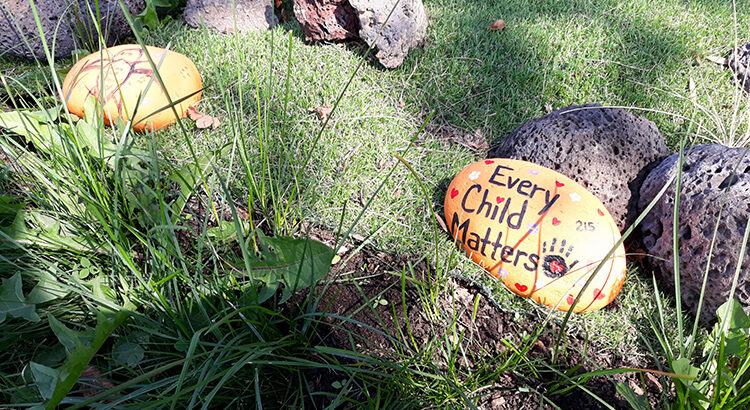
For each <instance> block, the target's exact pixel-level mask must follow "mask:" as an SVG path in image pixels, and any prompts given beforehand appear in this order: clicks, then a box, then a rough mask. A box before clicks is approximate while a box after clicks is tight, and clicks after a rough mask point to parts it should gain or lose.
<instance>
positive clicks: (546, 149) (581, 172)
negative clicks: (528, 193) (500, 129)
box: [488, 104, 669, 232]
mask: <svg viewBox="0 0 750 410" xmlns="http://www.w3.org/2000/svg"><path fill="white" fill-rule="evenodd" d="M667 155H669V150H668V149H667V146H666V145H665V144H664V139H663V138H662V136H661V134H660V133H659V130H658V129H657V128H656V125H655V124H654V123H653V122H651V121H649V120H647V119H645V118H643V117H639V116H637V115H633V114H632V113H630V112H628V111H625V110H623V109H620V108H605V107H602V106H601V105H599V104H586V105H578V106H576V105H573V106H569V107H565V108H562V109H559V110H557V111H553V112H551V113H549V114H547V115H545V116H543V117H540V118H535V119H533V120H529V121H526V122H525V123H523V124H521V125H520V126H519V127H518V128H516V129H515V130H514V131H513V132H511V133H510V134H509V135H508V136H507V137H505V139H504V140H503V141H501V142H500V143H499V144H498V145H497V146H495V147H494V148H492V149H491V150H490V152H489V155H488V157H489V158H513V159H520V160H523V161H529V162H533V163H535V164H538V165H542V166H545V167H547V168H551V169H554V170H555V171H558V172H560V173H561V174H563V175H566V176H567V177H569V178H571V179H573V180H574V181H576V182H578V183H579V184H581V185H582V186H583V187H584V188H586V189H587V190H589V191H590V192H591V193H592V194H594V195H595V196H596V197H597V198H599V200H600V201H602V203H603V204H604V206H606V207H607V210H609V212H610V214H612V218H614V220H615V223H616V224H617V227H618V228H619V229H620V231H621V232H622V231H624V230H625V229H626V228H627V227H628V226H629V225H630V224H631V223H633V221H635V218H636V217H637V215H638V214H637V206H638V190H639V189H640V186H641V183H642V182H643V180H644V178H645V176H646V174H647V173H648V171H649V170H650V168H651V167H652V163H654V161H656V160H659V159H661V158H664V157H666V156H667Z"/></svg>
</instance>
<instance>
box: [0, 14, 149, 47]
mask: <svg viewBox="0 0 750 410" xmlns="http://www.w3.org/2000/svg"><path fill="white" fill-rule="evenodd" d="M123 2H124V3H125V6H126V8H127V9H128V11H129V12H130V14H131V15H137V14H139V13H140V12H141V11H142V10H143V9H144V7H145V6H146V4H145V3H144V1H143V0H123ZM34 4H35V6H36V9H37V13H38V14H39V20H40V21H41V25H42V31H43V32H44V37H45V40H46V42H47V45H48V47H49V48H50V50H51V49H52V43H53V40H54V44H55V51H54V58H69V57H70V56H71V53H72V51H73V50H75V49H81V48H86V47H84V45H85V44H91V43H93V44H97V41H96V36H97V33H96V29H95V27H94V24H93V22H92V20H91V17H90V14H89V9H88V5H89V4H91V5H92V6H93V4H94V2H93V1H88V0H44V1H36V2H35V3H34ZM99 7H100V9H99V12H100V14H101V21H102V32H103V33H104V34H105V40H106V41H107V45H108V46H111V45H114V44H118V43H121V42H123V41H124V40H125V39H126V38H127V37H128V36H130V35H131V34H132V31H131V30H130V26H129V25H128V22H127V20H126V19H125V16H124V15H123V14H122V9H121V8H120V3H119V1H118V0H99ZM0 15H1V17H2V23H0V24H2V25H3V27H2V29H1V30H0V53H1V54H5V53H7V54H9V55H13V56H18V57H25V58H30V59H31V58H35V57H36V58H38V59H42V60H46V55H45V53H44V48H43V46H42V39H41V36H40V35H39V30H38V29H37V25H36V21H35V20H34V14H33V13H32V11H31V6H30V4H29V1H28V0H0ZM58 25H59V27H58ZM56 30H57V34H56V35H55V31H56ZM53 37H54V39H53ZM24 39H25V41H24ZM27 42H28V45H27V44H26V43H27Z"/></svg>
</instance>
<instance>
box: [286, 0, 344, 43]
mask: <svg viewBox="0 0 750 410" xmlns="http://www.w3.org/2000/svg"><path fill="white" fill-rule="evenodd" d="M294 15H295V16H297V20H298V21H299V25H300V28H302V33H303V34H304V35H305V39H307V40H308V41H323V40H324V41H333V40H347V39H354V38H358V37H359V18H358V17H357V12H356V11H355V10H354V8H353V7H352V5H351V4H349V0H294Z"/></svg>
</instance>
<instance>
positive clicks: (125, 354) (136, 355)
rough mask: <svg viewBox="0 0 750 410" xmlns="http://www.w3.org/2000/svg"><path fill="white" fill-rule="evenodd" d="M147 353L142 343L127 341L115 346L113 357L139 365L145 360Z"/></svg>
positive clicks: (132, 364)
mask: <svg viewBox="0 0 750 410" xmlns="http://www.w3.org/2000/svg"><path fill="white" fill-rule="evenodd" d="M145 354H146V352H145V351H144V350H143V348H142V347H141V345H139V344H137V343H131V342H125V343H123V344H121V345H119V346H117V347H115V349H114V351H113V352H112V357H113V358H114V359H115V360H117V361H118V362H122V363H126V364H128V365H129V366H137V365H138V364H139V363H140V362H141V361H142V360H143V357H144V356H145Z"/></svg>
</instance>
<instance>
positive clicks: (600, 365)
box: [296, 233, 663, 410]
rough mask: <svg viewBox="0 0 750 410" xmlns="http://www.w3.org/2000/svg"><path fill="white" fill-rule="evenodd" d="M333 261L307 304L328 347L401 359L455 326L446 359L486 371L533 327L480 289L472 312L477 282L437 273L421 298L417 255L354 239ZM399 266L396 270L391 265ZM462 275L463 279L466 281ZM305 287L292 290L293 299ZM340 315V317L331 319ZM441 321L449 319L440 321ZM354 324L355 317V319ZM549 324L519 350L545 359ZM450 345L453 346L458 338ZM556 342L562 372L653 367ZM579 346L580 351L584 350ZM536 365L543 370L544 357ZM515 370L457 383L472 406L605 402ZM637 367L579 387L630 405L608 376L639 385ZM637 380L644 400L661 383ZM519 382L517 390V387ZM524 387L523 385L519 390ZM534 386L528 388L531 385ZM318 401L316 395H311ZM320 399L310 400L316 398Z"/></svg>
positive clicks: (654, 396) (319, 382)
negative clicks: (479, 382) (476, 382)
mask: <svg viewBox="0 0 750 410" xmlns="http://www.w3.org/2000/svg"><path fill="white" fill-rule="evenodd" d="M313 236H315V239H318V240H321V241H323V242H326V243H329V244H330V242H332V241H331V235H329V234H325V233H322V234H318V235H313ZM341 258H342V261H341V262H339V264H337V265H336V266H335V267H334V269H333V270H332V273H331V275H330V276H329V278H328V280H325V281H323V283H321V284H320V285H319V286H318V289H316V295H317V296H318V300H319V301H320V303H319V305H318V308H317V310H318V311H319V312H323V313H325V315H323V319H322V321H323V323H324V324H326V325H327V328H326V327H321V328H319V329H318V334H319V335H320V337H321V342H322V343H323V344H324V345H326V346H329V347H334V348H340V349H346V350H352V351H355V352H360V353H363V354H368V355H371V356H374V357H379V358H382V359H385V360H395V361H398V360H402V361H403V360H404V358H405V357H407V356H408V355H418V354H422V355H424V354H427V353H426V352H430V351H441V350H440V349H428V348H427V346H429V345H430V344H431V343H435V342H439V343H444V344H445V343H447V344H450V343H451V342H450V341H451V340H453V342H456V341H457V339H456V336H453V335H452V334H451V333H453V334H454V335H455V334H463V338H462V339H461V341H460V343H453V345H454V347H458V348H457V349H456V352H458V359H457V360H456V361H455V363H456V366H457V367H458V369H456V370H457V371H459V372H464V374H468V373H469V372H477V371H479V372H487V373H488V374H492V373H493V372H492V365H491V363H493V360H494V361H495V363H498V362H502V360H497V359H498V358H505V357H508V355H509V354H510V351H509V348H508V347H507V344H506V343H504V342H503V341H507V342H509V344H510V345H511V346H515V347H519V346H522V345H523V344H524V336H523V335H524V334H526V335H529V334H533V333H534V332H535V330H537V329H535V328H536V327H537V326H538V325H539V320H538V319H537V318H535V317H533V316H530V315H528V314H519V313H516V312H509V311H505V310H502V309H501V308H498V307H497V306H494V305H493V304H492V303H490V302H488V299H487V298H486V297H484V296H482V297H480V298H479V303H478V305H477V311H476V315H475V317H474V318H472V316H473V315H472V313H473V310H474V301H475V298H476V297H477V295H478V294H481V290H480V289H479V288H477V287H475V286H472V285H471V284H464V283H460V282H458V281H456V280H454V279H453V278H449V279H447V281H448V282H447V286H446V288H445V289H444V291H443V292H441V293H440V294H439V295H436V296H434V297H435V300H436V303H432V304H427V305H426V304H425V303H424V300H425V295H424V292H423V289H429V288H430V286H424V284H425V281H430V280H434V278H433V277H432V276H431V275H434V272H433V273H432V274H431V273H430V272H431V270H430V269H429V267H428V265H427V264H426V263H425V262H424V261H420V260H417V259H416V258H413V257H410V256H406V255H394V254H388V253H385V252H381V251H378V250H376V249H373V248H371V247H364V248H362V249H361V250H359V251H358V252H356V253H355V252H353V251H351V250H350V251H348V252H346V253H343V254H342V255H341ZM404 271H405V272H406V273H405V275H404V277H403V280H402V275H401V272H404ZM466 285H468V286H466ZM303 297H305V295H299V297H298V298H296V300H297V301H298V302H299V301H300V300H301V299H302V298H303ZM429 305H432V306H437V307H439V312H442V316H441V318H438V317H437V316H436V313H435V312H428V311H427V310H425V306H429ZM341 317H343V318H348V320H344V319H340V318H341ZM447 317H455V327H453V328H455V329H456V330H457V331H455V332H451V328H452V327H451V326H446V324H445V323H446V319H445V318H447ZM448 322H450V321H448ZM363 325H364V326H363ZM557 334H559V327H558V326H557V325H555V324H550V325H547V326H546V327H545V328H544V329H542V334H541V336H540V337H539V339H538V340H537V341H536V342H535V343H534V344H533V345H532V346H531V348H530V350H529V353H528V354H527V355H526V357H527V358H528V359H529V360H536V361H544V362H546V363H550V364H551V363H553V361H552V346H553V343H554V342H553V335H557ZM459 345H460V346H459ZM562 345H563V346H564V349H563V351H562V353H561V354H560V355H559V356H558V357H557V358H556V359H555V361H554V366H555V368H556V369H558V370H560V371H563V372H564V371H566V370H569V369H577V370H574V371H573V372H572V374H581V373H584V372H586V371H593V370H599V369H616V368H624V367H638V368H655V365H654V364H653V363H650V362H647V361H645V360H643V359H638V358H635V357H618V356H616V355H614V354H613V353H612V352H610V351H606V350H604V349H599V346H598V345H597V343H596V342H594V341H590V340H589V341H588V342H587V341H586V340H584V339H583V338H581V337H577V336H572V335H566V337H565V338H564V341H563V342H562ZM581 352H586V353H585V357H584V355H583V354H582V353H581ZM432 363H434V365H435V369H433V371H437V372H442V371H449V370H451V369H449V368H448V362H447V361H446V360H445V358H444V356H442V355H435V356H434V357H433V358H432ZM537 368H538V369H540V370H543V369H544V367H539V365H537ZM520 373H521V372H510V371H508V372H501V373H499V374H495V375H494V376H493V377H494V380H493V382H492V383H488V384H487V385H485V387H483V388H481V389H479V390H478V391H475V392H464V394H466V396H467V397H468V398H469V399H470V400H471V401H472V402H473V403H474V405H476V406H477V407H479V408H486V409H491V408H492V409H494V408H499V409H503V408H507V409H532V408H534V409H538V408H552V406H550V405H549V403H546V402H545V401H543V399H542V398H541V394H544V395H545V396H546V397H547V398H548V399H549V400H551V401H552V402H553V403H554V404H555V405H556V406H559V407H560V408H563V409H576V410H580V409H598V408H606V407H605V406H603V405H602V404H601V403H600V402H598V401H597V400H596V399H594V398H593V397H592V396H590V395H589V394H586V393H585V392H583V391H582V390H580V389H577V388H573V389H571V390H570V391H568V392H566V393H565V394H557V395H555V392H553V391H550V390H551V388H552V386H553V385H554V383H555V382H559V381H560V380H561V379H560V378H558V377H556V376H554V375H553V374H552V373H549V372H546V373H543V374H542V373H541V372H540V374H539V375H538V377H529V376H528V375H522V374H520ZM641 377H642V376H641V374H640V373H636V372H629V373H621V374H617V375H614V376H610V378H607V377H605V376H596V377H593V378H590V379H588V380H587V381H586V382H585V386H586V388H587V389H589V390H591V391H592V392H594V393H595V394H596V395H597V396H599V397H600V398H601V399H603V400H604V401H606V402H607V403H609V404H610V405H611V406H613V407H615V408H618V409H620V408H622V409H625V408H630V406H629V405H628V403H627V402H626V401H625V400H624V399H623V398H622V397H621V396H620V395H619V394H618V393H617V392H616V390H615V383H617V382H623V383H626V384H628V385H630V386H631V387H633V388H634V390H635V391H636V392H643V389H642V384H643V383H642V381H641ZM339 379H341V376H340V375H338V377H337V375H335V374H331V372H327V373H326V372H311V373H310V374H309V377H308V381H309V384H311V385H310V386H308V387H309V389H310V391H316V392H324V391H326V390H328V391H330V393H331V395H330V396H326V395H322V396H320V397H323V398H324V397H332V396H333V395H334V394H335V393H336V392H335V391H332V388H331V387H330V386H331V383H332V380H339ZM643 380H645V384H646V392H647V395H648V399H649V402H650V404H651V405H652V406H657V405H658V404H659V403H660V402H661V401H662V400H663V397H661V396H662V392H663V389H662V385H661V383H660V381H659V379H657V378H656V377H654V376H653V375H651V374H649V373H644V375H643ZM522 388H524V389H523V390H525V391H521V389H522ZM529 391H531V392H529ZM535 391H536V392H539V393H534V392H535ZM316 402H318V400H316ZM324 403H325V400H323V401H321V402H318V404H324Z"/></svg>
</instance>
